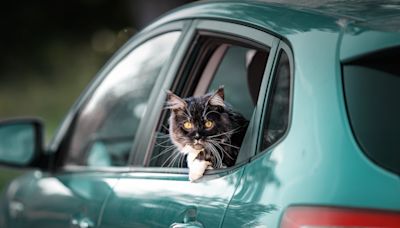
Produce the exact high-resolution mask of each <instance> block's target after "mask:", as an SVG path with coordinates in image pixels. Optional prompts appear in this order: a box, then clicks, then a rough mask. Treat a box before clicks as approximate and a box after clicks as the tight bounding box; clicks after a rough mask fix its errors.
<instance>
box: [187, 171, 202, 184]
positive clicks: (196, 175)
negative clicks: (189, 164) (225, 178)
mask: <svg viewBox="0 0 400 228" xmlns="http://www.w3.org/2000/svg"><path fill="white" fill-rule="evenodd" d="M203 174H204V173H203V172H194V171H193V172H189V180H190V182H194V181H196V180H198V179H200V178H201V177H202V176H203Z"/></svg>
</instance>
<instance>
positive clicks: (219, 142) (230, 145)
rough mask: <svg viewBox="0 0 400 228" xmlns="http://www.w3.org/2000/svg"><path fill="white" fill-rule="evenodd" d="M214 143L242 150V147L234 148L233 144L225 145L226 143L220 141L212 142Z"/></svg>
mask: <svg viewBox="0 0 400 228" xmlns="http://www.w3.org/2000/svg"><path fill="white" fill-rule="evenodd" d="M210 140H212V139H210ZM212 141H214V142H217V143H218V144H222V145H224V146H229V147H232V148H235V149H240V147H238V146H234V145H232V144H228V143H224V142H221V141H218V140H212Z"/></svg>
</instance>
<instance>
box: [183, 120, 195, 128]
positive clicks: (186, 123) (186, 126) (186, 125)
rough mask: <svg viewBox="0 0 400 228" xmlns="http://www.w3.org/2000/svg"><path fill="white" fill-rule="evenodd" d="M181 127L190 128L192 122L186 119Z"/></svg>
mask: <svg viewBox="0 0 400 228" xmlns="http://www.w3.org/2000/svg"><path fill="white" fill-rule="evenodd" d="M183 127H184V128H185V129H192V128H193V124H192V123H190V122H189V121H186V122H185V123H183Z"/></svg>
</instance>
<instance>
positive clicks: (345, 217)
mask: <svg viewBox="0 0 400 228" xmlns="http://www.w3.org/2000/svg"><path fill="white" fill-rule="evenodd" d="M306 227H360V228H361V227H371V228H372V227H385V228H389V227H391V228H392V227H393V228H395V227H396V228H399V227H400V213H399V212H389V211H380V210H367V209H350V208H349V209H347V208H334V207H305V206H304V207H303V206H295V207H289V208H288V209H287V210H286V212H285V214H284V215H283V218H282V221H281V228H306Z"/></svg>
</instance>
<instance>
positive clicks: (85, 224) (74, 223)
mask: <svg viewBox="0 0 400 228" xmlns="http://www.w3.org/2000/svg"><path fill="white" fill-rule="evenodd" d="M71 227H73V228H92V227H94V223H93V222H92V220H90V219H89V218H86V217H82V218H79V219H77V218H73V219H72V220H71Z"/></svg>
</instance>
